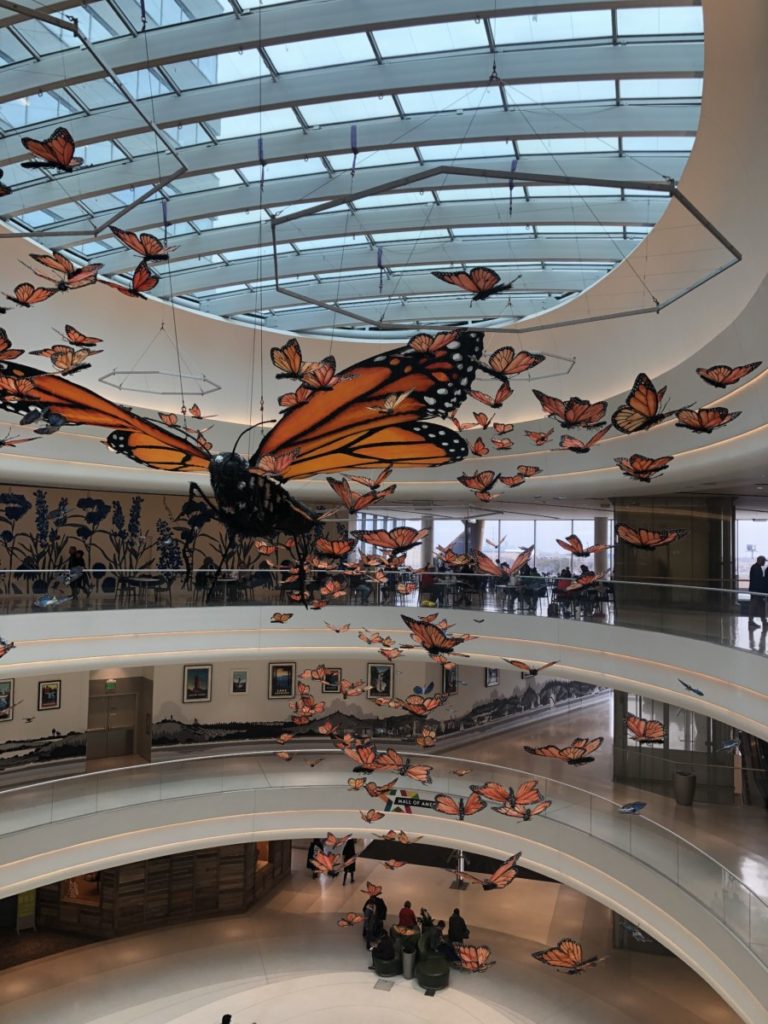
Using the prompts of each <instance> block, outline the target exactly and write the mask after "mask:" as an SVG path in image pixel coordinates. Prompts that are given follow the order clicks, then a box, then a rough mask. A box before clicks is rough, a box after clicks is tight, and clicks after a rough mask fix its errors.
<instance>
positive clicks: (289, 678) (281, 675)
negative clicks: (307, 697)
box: [268, 662, 296, 700]
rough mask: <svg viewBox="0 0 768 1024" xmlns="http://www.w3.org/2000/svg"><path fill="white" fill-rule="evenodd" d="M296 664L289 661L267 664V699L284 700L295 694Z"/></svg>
mask: <svg viewBox="0 0 768 1024" xmlns="http://www.w3.org/2000/svg"><path fill="white" fill-rule="evenodd" d="M295 690H296V666H295V665H294V664H291V663H290V662H288V663H285V662H282V663H281V664H279V665H274V664H271V665H270V666H269V693H268V696H269V699H270V700H284V699H285V698H291V697H294V696H295Z"/></svg>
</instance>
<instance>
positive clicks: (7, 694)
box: [0, 679, 13, 722]
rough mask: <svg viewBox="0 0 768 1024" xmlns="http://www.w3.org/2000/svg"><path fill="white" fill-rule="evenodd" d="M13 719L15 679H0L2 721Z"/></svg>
mask: <svg viewBox="0 0 768 1024" xmlns="http://www.w3.org/2000/svg"><path fill="white" fill-rule="evenodd" d="M12 719H13V680H12V679H2V680H0V722H10V721H11V720H12Z"/></svg>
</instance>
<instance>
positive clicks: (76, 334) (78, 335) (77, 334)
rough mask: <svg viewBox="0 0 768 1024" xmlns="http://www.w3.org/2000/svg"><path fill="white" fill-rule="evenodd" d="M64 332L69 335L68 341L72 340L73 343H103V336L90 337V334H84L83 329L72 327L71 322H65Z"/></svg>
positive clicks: (85, 344) (90, 344)
mask: <svg viewBox="0 0 768 1024" xmlns="http://www.w3.org/2000/svg"><path fill="white" fill-rule="evenodd" d="M64 333H65V334H66V336H67V341H70V342H71V343H72V344H73V345H83V346H88V347H90V346H92V345H101V343H102V339H101V338H89V337H88V335H86V334H83V333H82V331H78V329H77V328H76V327H72V325H71V324H65V326H64Z"/></svg>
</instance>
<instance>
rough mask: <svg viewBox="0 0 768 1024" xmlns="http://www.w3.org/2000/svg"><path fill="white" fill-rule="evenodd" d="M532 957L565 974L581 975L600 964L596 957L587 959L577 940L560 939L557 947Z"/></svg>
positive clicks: (539, 952)
mask: <svg viewBox="0 0 768 1024" xmlns="http://www.w3.org/2000/svg"><path fill="white" fill-rule="evenodd" d="M531 956H532V957H533V958H534V960H538V961H539V963H542V964H546V965H547V967H554V968H555V969H556V970H558V971H560V972H562V973H564V974H581V973H582V971H584V970H586V969H587V968H588V967H595V966H596V965H597V964H598V963H599V962H600V961H599V960H598V958H597V957H596V956H590V957H587V958H586V959H585V957H584V951H583V949H582V948H581V943H580V942H577V941H576V940H575V939H560V941H559V942H558V944H557V945H556V946H552V947H550V948H549V949H541V950H539V951H538V952H536V953H531ZM602 959H604V958H602Z"/></svg>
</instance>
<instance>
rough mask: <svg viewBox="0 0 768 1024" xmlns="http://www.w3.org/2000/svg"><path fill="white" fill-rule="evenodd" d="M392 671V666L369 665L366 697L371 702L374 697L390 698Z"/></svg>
mask: <svg viewBox="0 0 768 1024" xmlns="http://www.w3.org/2000/svg"><path fill="white" fill-rule="evenodd" d="M393 677H394V669H393V667H392V665H389V664H382V665H369V666H368V696H369V697H370V699H371V700H374V699H375V698H376V697H391V696H392V681H393Z"/></svg>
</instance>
